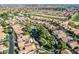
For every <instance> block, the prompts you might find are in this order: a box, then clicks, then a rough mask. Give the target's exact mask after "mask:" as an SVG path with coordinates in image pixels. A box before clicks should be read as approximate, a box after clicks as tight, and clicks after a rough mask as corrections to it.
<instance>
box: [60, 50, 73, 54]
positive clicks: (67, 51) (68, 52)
mask: <svg viewBox="0 0 79 59" xmlns="http://www.w3.org/2000/svg"><path fill="white" fill-rule="evenodd" d="M61 54H72V52H71V51H70V50H68V49H63V50H62V51H61Z"/></svg>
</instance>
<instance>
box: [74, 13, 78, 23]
mask: <svg viewBox="0 0 79 59" xmlns="http://www.w3.org/2000/svg"><path fill="white" fill-rule="evenodd" d="M73 21H75V22H79V14H78V15H76V16H75V17H74V19H73Z"/></svg>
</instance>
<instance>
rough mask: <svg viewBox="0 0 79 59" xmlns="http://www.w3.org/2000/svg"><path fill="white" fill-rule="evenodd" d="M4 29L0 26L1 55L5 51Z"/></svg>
mask: <svg viewBox="0 0 79 59" xmlns="http://www.w3.org/2000/svg"><path fill="white" fill-rule="evenodd" d="M3 31H4V28H3V27H2V26H0V53H3V51H4V50H7V47H6V46H5V45H4V43H5V42H4V41H5V38H6V35H7V34H6V33H4V32H3Z"/></svg>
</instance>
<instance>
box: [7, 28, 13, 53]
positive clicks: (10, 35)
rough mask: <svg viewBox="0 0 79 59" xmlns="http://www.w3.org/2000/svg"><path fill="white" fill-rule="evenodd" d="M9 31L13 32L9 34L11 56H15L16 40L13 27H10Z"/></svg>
mask: <svg viewBox="0 0 79 59" xmlns="http://www.w3.org/2000/svg"><path fill="white" fill-rule="evenodd" d="M8 29H10V30H11V32H8V34H9V52H8V53H9V54H13V52H14V39H13V32H12V30H13V29H12V27H8Z"/></svg>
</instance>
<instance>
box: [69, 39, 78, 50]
mask: <svg viewBox="0 0 79 59" xmlns="http://www.w3.org/2000/svg"><path fill="white" fill-rule="evenodd" d="M68 45H69V46H70V47H71V48H72V49H74V48H76V47H79V43H78V42H77V41H76V40H71V41H69V42H68Z"/></svg>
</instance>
